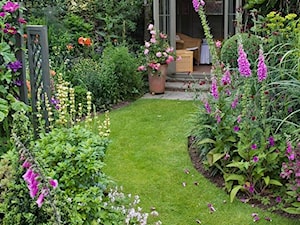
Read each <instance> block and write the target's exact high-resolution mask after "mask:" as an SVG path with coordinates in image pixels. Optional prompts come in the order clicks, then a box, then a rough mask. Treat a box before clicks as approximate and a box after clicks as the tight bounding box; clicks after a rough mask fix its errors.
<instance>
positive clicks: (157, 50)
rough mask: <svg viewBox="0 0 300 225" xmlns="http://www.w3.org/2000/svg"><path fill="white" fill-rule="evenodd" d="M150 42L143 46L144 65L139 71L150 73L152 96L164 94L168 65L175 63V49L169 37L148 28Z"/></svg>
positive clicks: (151, 25)
mask: <svg viewBox="0 0 300 225" xmlns="http://www.w3.org/2000/svg"><path fill="white" fill-rule="evenodd" d="M148 30H149V32H150V35H151V36H150V40H149V41H145V45H144V46H143V50H142V51H143V56H144V62H145V63H144V65H141V66H140V67H139V68H138V70H139V71H148V78H149V88H150V92H151V93H152V94H156V93H157V94H159V93H164V90H165V81H166V76H167V69H168V65H169V64H170V63H171V62H173V61H175V57H176V54H175V51H174V48H173V47H171V46H170V44H169V41H168V36H167V35H166V34H164V33H162V32H159V31H157V30H155V29H154V26H153V24H150V25H149V26H148Z"/></svg>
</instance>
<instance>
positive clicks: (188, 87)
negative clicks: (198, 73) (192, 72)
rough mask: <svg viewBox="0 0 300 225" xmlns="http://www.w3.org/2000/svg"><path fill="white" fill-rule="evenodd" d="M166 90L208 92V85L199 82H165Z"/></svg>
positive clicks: (207, 83) (201, 81) (204, 82)
mask: <svg viewBox="0 0 300 225" xmlns="http://www.w3.org/2000/svg"><path fill="white" fill-rule="evenodd" d="M166 90H168V91H201V92H202V91H209V90H210V83H209V82H206V81H203V80H200V81H197V80H194V81H167V82H166Z"/></svg>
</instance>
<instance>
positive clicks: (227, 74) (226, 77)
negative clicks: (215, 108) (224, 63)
mask: <svg viewBox="0 0 300 225" xmlns="http://www.w3.org/2000/svg"><path fill="white" fill-rule="evenodd" d="M221 81H222V84H223V85H224V86H225V85H229V84H231V78H230V71H229V70H226V71H225V73H224V75H223V77H222V79H221Z"/></svg>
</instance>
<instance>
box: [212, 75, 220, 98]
mask: <svg viewBox="0 0 300 225" xmlns="http://www.w3.org/2000/svg"><path fill="white" fill-rule="evenodd" d="M211 95H212V96H213V97H214V99H216V100H217V99H218V98H219V91H218V85H217V79H216V77H212V78H211Z"/></svg>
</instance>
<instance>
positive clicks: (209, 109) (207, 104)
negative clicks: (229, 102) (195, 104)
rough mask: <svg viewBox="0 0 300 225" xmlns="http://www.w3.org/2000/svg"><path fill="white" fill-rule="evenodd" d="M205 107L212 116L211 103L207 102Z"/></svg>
mask: <svg viewBox="0 0 300 225" xmlns="http://www.w3.org/2000/svg"><path fill="white" fill-rule="evenodd" d="M204 107H205V109H206V112H207V113H208V114H210V113H211V108H210V105H209V103H208V102H207V101H206V102H205V103H204Z"/></svg>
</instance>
